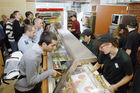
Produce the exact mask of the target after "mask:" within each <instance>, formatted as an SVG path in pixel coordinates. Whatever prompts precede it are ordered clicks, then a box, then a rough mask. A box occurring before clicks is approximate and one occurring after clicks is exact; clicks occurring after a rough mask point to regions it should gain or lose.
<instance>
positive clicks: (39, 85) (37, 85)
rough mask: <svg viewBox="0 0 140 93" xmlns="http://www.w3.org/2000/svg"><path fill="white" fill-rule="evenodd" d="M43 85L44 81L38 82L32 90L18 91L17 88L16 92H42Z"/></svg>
mask: <svg viewBox="0 0 140 93" xmlns="http://www.w3.org/2000/svg"><path fill="white" fill-rule="evenodd" d="M41 85H42V82H41V83H38V84H36V86H35V87H34V88H33V89H32V90H29V91H24V92H23V91H18V90H17V89H15V93H41Z"/></svg>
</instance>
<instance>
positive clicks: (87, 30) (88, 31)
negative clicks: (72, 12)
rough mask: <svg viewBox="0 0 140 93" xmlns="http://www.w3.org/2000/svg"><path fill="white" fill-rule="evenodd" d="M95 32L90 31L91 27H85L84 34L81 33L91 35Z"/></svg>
mask: <svg viewBox="0 0 140 93" xmlns="http://www.w3.org/2000/svg"><path fill="white" fill-rule="evenodd" d="M92 34H93V33H92V32H91V31H90V29H85V30H84V31H83V32H82V34H81V36H83V37H84V36H91V35H92Z"/></svg>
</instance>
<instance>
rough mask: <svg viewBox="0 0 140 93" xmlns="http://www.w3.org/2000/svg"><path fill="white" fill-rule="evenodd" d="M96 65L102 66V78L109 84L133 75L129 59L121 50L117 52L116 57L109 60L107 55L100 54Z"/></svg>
mask: <svg viewBox="0 0 140 93" xmlns="http://www.w3.org/2000/svg"><path fill="white" fill-rule="evenodd" d="M97 61H98V63H99V64H104V69H103V76H104V77H105V78H106V80H107V81H108V82H109V83H110V84H115V83H117V82H119V81H120V80H121V79H122V78H123V77H124V76H126V75H131V74H132V73H133V67H132V62H131V59H130V57H129V56H128V55H127V54H126V52H125V51H124V50H122V49H119V50H118V53H117V55H116V56H115V57H114V58H113V59H110V56H109V54H107V55H105V54H103V53H102V54H100V55H99V57H98V60H97Z"/></svg>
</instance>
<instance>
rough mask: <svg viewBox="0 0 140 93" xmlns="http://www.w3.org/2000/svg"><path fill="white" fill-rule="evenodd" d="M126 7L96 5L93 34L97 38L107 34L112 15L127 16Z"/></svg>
mask: <svg viewBox="0 0 140 93" xmlns="http://www.w3.org/2000/svg"><path fill="white" fill-rule="evenodd" d="M127 13H128V12H127V7H126V6H107V5H98V6H97V13H96V25H95V34H97V36H99V35H101V34H103V33H107V32H109V26H110V25H111V17H112V14H127Z"/></svg>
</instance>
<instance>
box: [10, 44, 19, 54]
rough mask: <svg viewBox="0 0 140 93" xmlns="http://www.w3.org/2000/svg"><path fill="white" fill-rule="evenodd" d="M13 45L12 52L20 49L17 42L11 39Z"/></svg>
mask: <svg viewBox="0 0 140 93" xmlns="http://www.w3.org/2000/svg"><path fill="white" fill-rule="evenodd" d="M9 42H10V45H11V49H12V52H15V51H18V47H17V42H15V41H9Z"/></svg>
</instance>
